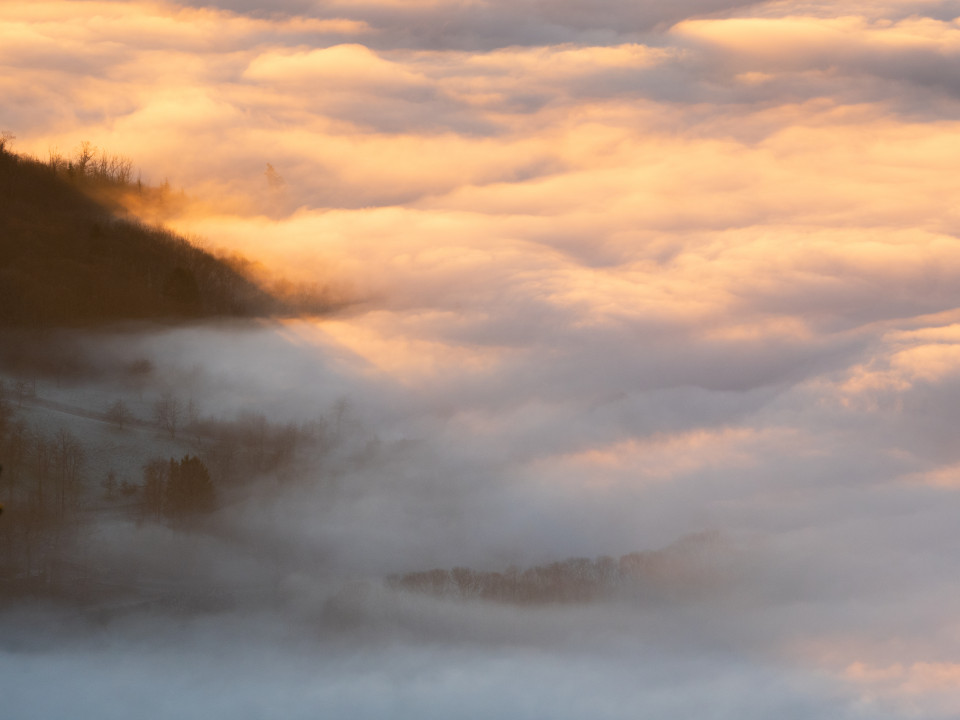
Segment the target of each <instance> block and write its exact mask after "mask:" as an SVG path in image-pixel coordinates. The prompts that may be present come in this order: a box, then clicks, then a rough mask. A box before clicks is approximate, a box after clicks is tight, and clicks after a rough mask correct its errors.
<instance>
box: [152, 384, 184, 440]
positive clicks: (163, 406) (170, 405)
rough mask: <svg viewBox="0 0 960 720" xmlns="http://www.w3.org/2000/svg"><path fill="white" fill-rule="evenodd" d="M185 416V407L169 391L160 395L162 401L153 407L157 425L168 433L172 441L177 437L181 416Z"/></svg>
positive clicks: (158, 401)
mask: <svg viewBox="0 0 960 720" xmlns="http://www.w3.org/2000/svg"><path fill="white" fill-rule="evenodd" d="M182 414H183V406H182V405H181V403H180V400H179V399H177V397H176V395H174V394H173V393H172V392H170V391H169V390H166V391H164V392H163V394H162V395H160V399H159V400H157V402H156V403H154V405H153V415H154V418H155V419H156V421H157V425H159V426H160V427H161V428H163V429H164V430H166V431H167V433H168V434H169V435H170V437H171V439H172V438H175V437H176V436H177V426H178V425H179V424H180V416H181V415H182Z"/></svg>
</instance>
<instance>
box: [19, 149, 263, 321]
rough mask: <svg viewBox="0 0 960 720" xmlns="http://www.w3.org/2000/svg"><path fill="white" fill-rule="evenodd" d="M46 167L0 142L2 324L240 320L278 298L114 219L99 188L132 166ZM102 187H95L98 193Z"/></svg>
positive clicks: (168, 237) (85, 163) (202, 256)
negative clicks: (227, 318) (202, 319)
mask: <svg viewBox="0 0 960 720" xmlns="http://www.w3.org/2000/svg"><path fill="white" fill-rule="evenodd" d="M97 159H98V158H97V157H96V156H92V157H87V158H83V157H81V158H80V162H74V161H71V162H69V163H66V162H64V161H63V160H62V158H51V162H49V163H43V162H40V161H38V160H36V159H34V158H30V157H26V156H23V155H19V154H16V153H13V152H10V151H9V149H7V148H5V147H4V143H0V327H8V328H9V327H19V328H44V327H58V326H59V327H76V326H92V325H99V324H106V323H113V322H118V321H126V320H172V319H185V318H209V317H245V316H255V315H261V314H266V313H270V312H275V311H277V310H278V309H279V306H280V304H279V302H278V301H277V300H276V299H275V298H274V297H272V296H271V295H270V294H269V293H268V292H266V291H264V290H263V289H261V288H260V287H258V286H257V284H256V283H254V282H253V281H252V280H250V279H249V278H247V277H246V276H244V274H243V273H242V272H240V271H239V270H238V269H237V268H236V267H235V266H234V265H232V264H231V263H228V262H226V261H224V260H223V259H220V258H217V257H215V256H213V255H211V254H210V253H208V252H206V251H204V250H202V249H200V248H197V247H195V246H193V245H191V244H190V243H189V242H188V241H187V240H186V239H185V238H183V237H180V236H178V235H176V234H174V233H172V232H169V231H167V230H164V229H161V228H158V227H149V226H147V225H144V224H143V223H140V222H138V221H136V220H132V219H129V218H126V217H123V216H121V215H120V213H119V212H118V210H117V209H116V208H114V207H111V205H110V204H109V202H107V201H106V200H105V199H104V198H105V197H106V194H105V193H104V192H102V190H103V189H104V187H105V186H108V185H111V184H112V185H114V186H122V188H123V189H124V190H126V191H128V192H138V191H141V192H142V190H143V188H142V186H141V185H140V183H139V181H138V182H136V183H133V182H131V180H130V172H129V170H130V165H129V162H123V161H119V162H118V161H117V160H116V159H109V160H108V158H106V156H104V155H101V156H100V158H99V159H100V161H101V162H100V163H97V162H96V160H97ZM97 190H99V191H101V192H99V193H98V192H95V191H97Z"/></svg>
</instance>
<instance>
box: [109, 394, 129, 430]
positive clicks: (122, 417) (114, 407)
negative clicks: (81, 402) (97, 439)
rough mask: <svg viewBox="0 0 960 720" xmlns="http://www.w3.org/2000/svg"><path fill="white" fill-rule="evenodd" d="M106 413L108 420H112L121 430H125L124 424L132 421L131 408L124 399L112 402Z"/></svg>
mask: <svg viewBox="0 0 960 720" xmlns="http://www.w3.org/2000/svg"><path fill="white" fill-rule="evenodd" d="M105 415H106V418H107V420H108V421H110V422H112V423H113V424H114V425H116V426H117V427H118V428H120V429H121V430H123V426H124V425H126V424H127V423H128V422H130V410H129V409H128V408H127V404H126V403H125V402H124V401H123V400H116V401H115V402H113V403H111V404H110V406H109V407H108V408H107V412H106V413H105Z"/></svg>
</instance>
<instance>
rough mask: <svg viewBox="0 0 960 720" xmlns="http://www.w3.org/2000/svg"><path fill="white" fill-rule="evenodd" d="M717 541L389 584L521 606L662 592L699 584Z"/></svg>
mask: <svg viewBox="0 0 960 720" xmlns="http://www.w3.org/2000/svg"><path fill="white" fill-rule="evenodd" d="M715 539H716V535H715V534H713V533H702V534H700V535H695V536H691V537H690V538H687V539H686V540H685V541H684V543H682V544H680V545H678V546H675V547H671V548H667V549H665V550H658V551H654V552H634V553H629V554H627V555H623V556H621V557H620V558H614V557H610V556H603V557H598V558H595V559H590V558H568V559H566V560H562V561H559V562H554V563H550V564H547V565H537V566H534V567H530V568H526V569H523V570H521V569H520V568H517V567H510V568H508V569H507V570H506V571H504V572H489V571H479V570H471V569H470V568H465V567H456V568H453V569H452V570H444V569H434V570H426V571H421V572H411V573H406V574H403V575H395V576H393V577H391V578H389V582H390V584H391V585H392V586H393V587H395V588H399V589H403V590H408V591H411V592H417V593H425V594H429V595H437V596H441V597H453V598H460V599H478V600H491V601H495V602H503V603H517V604H540V603H550V602H561V603H577V602H589V601H591V600H598V599H601V598H609V597H613V596H615V595H616V594H617V593H618V592H622V591H624V590H628V591H637V590H642V589H647V590H650V589H652V588H657V589H660V590H663V589H669V588H671V587H677V586H683V585H689V584H690V583H691V582H701V581H703V580H704V579H705V575H704V573H703V569H704V567H705V566H706V565H707V564H708V563H707V562H706V560H705V556H704V555H703V552H704V551H705V550H709V548H710V547H711V546H712V544H713V542H714V540H715Z"/></svg>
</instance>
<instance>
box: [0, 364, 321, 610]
mask: <svg viewBox="0 0 960 720" xmlns="http://www.w3.org/2000/svg"><path fill="white" fill-rule="evenodd" d="M41 401H42V399H41V398H37V397H36V390H35V385H34V384H33V383H32V382H27V381H16V382H15V383H9V382H7V383H5V382H3V381H2V380H0V463H2V468H3V469H2V472H0V502H2V503H3V504H4V506H5V509H6V511H5V513H4V514H3V516H2V518H0V596H2V594H3V592H4V587H6V588H7V589H8V590H12V589H19V590H23V589H26V588H34V589H35V588H36V587H37V586H38V584H39V585H43V586H49V585H50V584H51V583H53V584H58V583H60V584H62V583H63V582H67V581H68V580H69V578H67V577H66V576H63V575H62V573H58V571H57V568H58V567H60V566H62V564H63V562H64V560H65V559H67V558H69V557H71V555H72V554H74V551H75V549H76V548H77V547H78V544H79V541H80V539H81V538H82V536H83V533H84V531H85V530H86V529H88V528H92V527H93V526H95V524H96V522H97V521H98V519H99V518H100V517H101V516H102V515H103V514H104V513H106V514H108V515H110V516H113V517H117V516H118V514H119V516H121V517H122V516H124V515H125V516H127V517H129V518H130V519H131V520H134V521H137V522H144V521H148V522H174V523H176V524H178V525H179V524H180V523H181V521H184V520H190V519H194V520H197V519H200V518H202V517H203V516H204V515H206V514H208V513H210V512H212V511H214V510H215V509H216V508H217V503H218V499H219V498H220V497H221V496H222V493H221V490H225V489H226V488H227V487H232V488H236V487H237V486H239V485H242V484H243V483H245V482H250V481H253V480H254V479H256V478H258V477H262V475H263V474H264V473H266V472H271V473H275V474H276V475H277V476H278V477H283V473H284V471H288V470H289V471H292V465H293V462H294V459H295V450H296V448H297V447H299V446H302V445H303V444H304V443H305V441H306V440H310V441H311V443H312V444H316V442H317V440H318V439H319V438H320V435H321V434H322V432H321V429H320V428H319V426H318V425H304V426H295V425H274V424H272V423H269V422H268V421H267V420H266V418H264V417H263V416H256V415H253V416H251V415H247V416H241V417H239V418H237V419H236V420H232V421H226V420H215V419H211V418H203V417H201V416H200V415H199V413H198V412H197V411H196V409H195V408H194V407H193V404H192V403H187V404H186V405H184V404H183V403H182V402H181V401H180V399H179V398H177V397H176V396H175V395H173V394H172V393H162V394H161V395H160V396H159V397H158V398H157V400H156V402H155V403H154V404H153V417H151V418H141V417H137V415H136V414H135V413H134V412H133V411H132V410H131V409H130V407H129V405H128V403H127V402H126V401H124V400H117V401H115V402H113V403H111V404H110V405H108V407H107V408H106V409H105V412H102V413H93V412H86V413H84V416H85V417H86V418H88V419H93V420H97V419H99V420H101V421H103V422H108V423H111V424H112V425H113V430H112V431H108V432H112V433H114V434H115V440H114V441H113V442H116V443H117V444H118V445H127V447H128V450H129V449H130V448H132V449H134V451H136V452H138V453H139V454H141V455H142V457H143V460H142V465H141V469H140V472H139V474H138V476H136V477H129V476H127V475H124V474H123V473H118V472H117V471H116V470H115V469H114V468H113V467H110V466H109V465H107V466H98V465H94V464H93V463H92V462H91V458H93V457H102V453H98V452H95V450H96V448H92V447H88V446H86V445H85V444H84V442H83V441H82V440H81V439H80V438H79V437H78V436H77V435H76V434H74V433H73V432H71V430H69V429H67V428H65V427H61V428H58V429H56V430H54V431H52V432H50V431H46V430H43V429H41V428H39V427H36V426H32V425H31V424H30V423H28V422H27V421H26V419H24V418H23V417H22V412H21V409H22V408H23V406H24V405H29V404H30V403H40V402H41ZM78 414H79V413H78ZM171 414H172V416H171ZM181 421H182V424H181ZM174 437H176V438H177V444H178V445H179V446H181V447H184V446H186V447H192V448H193V450H194V451H193V452H188V453H186V454H183V455H179V456H178V457H169V456H167V457H164V456H157V455H156V454H155V451H154V450H151V448H152V447H154V446H155V441H156V440H158V439H163V440H164V442H169V441H170V440H173V439H174ZM106 462H107V463H110V462H111V461H110V459H109V456H107V459H106ZM218 488H219V490H218Z"/></svg>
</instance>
